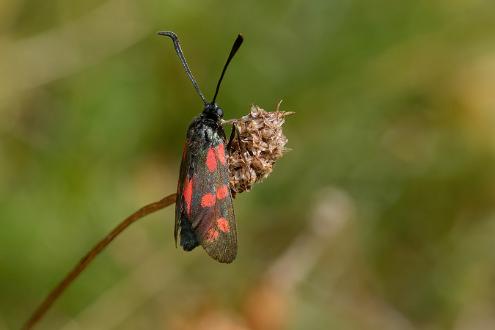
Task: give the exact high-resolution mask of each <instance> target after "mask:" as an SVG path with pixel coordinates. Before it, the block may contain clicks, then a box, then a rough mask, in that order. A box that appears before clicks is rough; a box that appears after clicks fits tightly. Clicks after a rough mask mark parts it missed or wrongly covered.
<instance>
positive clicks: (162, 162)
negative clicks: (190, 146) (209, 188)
mask: <svg viewBox="0 0 495 330" xmlns="http://www.w3.org/2000/svg"><path fill="white" fill-rule="evenodd" d="M159 30H173V31H175V32H176V33H177V34H178V35H179V36H180V38H181V41H182V43H183V48H184V52H185V54H186V57H187V59H188V61H189V64H190V66H191V69H192V70H193V72H194V74H195V76H196V78H197V79H198V82H199V84H200V86H201V88H202V89H203V91H204V92H205V94H206V95H207V97H208V98H210V97H211V95H212V93H213V90H214V87H215V84H216V81H217V78H218V76H219V74H220V70H221V67H222V65H223V63H224V61H225V59H226V57H227V54H228V52H229V50H230V47H231V44H232V42H233V40H234V39H235V36H236V35H237V33H239V32H242V33H243V35H244V37H245V43H244V45H243V46H242V48H241V50H240V52H239V53H238V55H237V57H236V58H235V59H234V61H233V62H232V65H231V66H230V69H229V71H228V73H227V75H226V79H225V80H224V84H223V88H222V90H221V92H220V95H219V98H218V103H219V105H221V106H222V107H223V108H224V110H225V114H226V118H238V117H240V116H242V115H244V114H246V113H247V112H248V111H249V106H250V104H252V103H254V104H258V105H260V106H261V107H263V108H265V109H267V110H274V109H275V106H276V104H277V102H278V101H279V100H280V99H283V101H284V102H283V104H282V110H286V111H296V112H297V114H296V115H294V116H292V117H289V118H288V119H287V124H286V125H285V134H286V135H287V137H288V138H289V144H288V147H290V148H291V149H292V151H291V152H289V153H288V154H287V155H286V156H285V157H284V158H282V159H281V160H280V161H279V163H277V164H276V166H275V170H274V172H273V174H272V175H271V176H270V177H269V178H268V179H267V180H266V181H265V182H264V183H263V184H259V185H256V186H255V187H254V189H253V191H252V192H249V193H244V194H241V195H239V196H238V197H237V198H236V200H235V207H236V216H237V221H238V234H239V253H238V256H237V259H236V260H235V262H234V263H233V264H231V265H222V264H218V263H216V262H214V261H213V260H211V259H210V258H209V257H208V256H207V255H206V254H205V252H204V251H203V250H202V249H196V250H194V251H193V252H191V253H185V252H183V251H182V250H180V249H176V248H175V246H174V242H173V234H172V232H173V207H170V208H168V209H166V210H164V211H160V212H159V213H157V214H154V215H152V216H150V217H149V218H146V219H143V220H142V221H141V222H138V223H137V224H135V225H134V226H132V227H131V228H130V229H129V230H128V231H126V232H125V233H124V234H123V235H122V236H121V237H119V238H118V239H117V240H116V241H115V242H114V243H113V244H112V245H111V246H110V247H109V249H108V250H106V251H105V252H104V253H103V254H102V255H101V256H99V257H98V258H97V260H96V261H95V262H94V263H93V264H92V265H91V266H90V267H89V268H88V269H87V271H86V272H85V273H83V275H82V276H81V277H80V278H79V279H78V280H77V281H76V282H75V283H74V285H73V286H72V287H70V289H69V290H68V291H67V292H65V294H64V295H63V296H62V298H61V299H60V300H59V301H58V302H57V303H56V304H55V305H54V307H53V309H52V310H50V312H49V313H48V314H47V317H46V318H45V319H44V320H43V321H42V322H41V323H40V327H39V328H40V329H66V330H67V329H458V330H460V329H495V291H494V287H495V254H494V253H493V251H494V248H495V244H494V242H495V207H494V203H493V201H494V198H495V175H494V171H493V167H494V165H495V157H494V151H495V133H494V127H495V90H494V87H495V3H494V2H493V1H488V0H485V1H483V0H475V1H468V0H453V1H452V0H451V1H446V0H441V1H383V0H378V1H373V2H371V1H363V0H354V1H351V0H331V1H325V0H319V1H301V0H290V1H264V2H263V1H242V2H233V1H232V2H226V1H212V0H209V1H179V0H175V1H147V0H144V1H137V0H107V1H101V0H91V1H82V0H76V1H61V0H51V1H33V0H2V1H1V2H0V224H1V229H0V329H17V328H19V327H20V325H21V324H22V322H23V321H24V320H25V319H26V318H27V317H28V315H29V314H30V313H31V312H32V311H33V309H34V308H35V306H36V305H37V304H38V303H39V302H40V301H41V300H42V298H44V296H45V295H46V294H47V293H48V291H49V290H50V289H51V288H52V287H53V286H54V285H55V284H56V283H57V281H59V280H60V279H61V278H62V276H63V275H65V273H66V272H67V271H68V270H69V269H70V268H71V267H72V266H73V265H74V264H75V263H76V262H77V261H78V260H79V258H80V257H81V256H82V255H83V254H84V253H86V251H87V250H88V249H89V248H90V247H91V246H92V245H93V244H95V242H97V241H98V240H99V239H100V238H102V237H103V236H104V235H105V234H106V233H107V232H108V231H109V230H110V229H111V228H113V226H115V225H116V224H117V223H118V222H119V221H120V220H121V219H123V218H124V217H125V216H127V215H128V214H129V213H131V212H132V211H134V210H135V209H137V208H138V207H140V206H142V205H143V204H146V203H148V202H151V201H154V200H158V199H159V198H161V197H163V196H165V195H167V194H169V193H172V192H174V191H175V189H176V180H177V176H178V167H179V162H180V155H181V151H182V144H183V141H184V137H185V132H186V128H187V125H188V123H189V122H190V121H191V119H192V118H193V117H194V116H195V115H197V114H198V113H199V111H200V110H201V108H202V104H201V102H200V100H199V98H198V97H197V96H196V94H195V92H194V90H193V88H192V86H191V84H190V82H189V81H188V80H187V78H186V76H185V74H184V72H183V69H182V67H181V65H180V63H179V61H178V59H177V57H176V55H175V53H174V51H173V48H172V44H171V42H170V40H168V39H165V38H163V37H158V36H156V34H155V32H156V31H159Z"/></svg>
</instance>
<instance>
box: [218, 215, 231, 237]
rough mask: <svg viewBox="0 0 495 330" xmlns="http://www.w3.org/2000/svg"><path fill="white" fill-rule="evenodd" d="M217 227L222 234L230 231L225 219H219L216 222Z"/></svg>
mask: <svg viewBox="0 0 495 330" xmlns="http://www.w3.org/2000/svg"><path fill="white" fill-rule="evenodd" d="M217 227H218V229H220V230H221V231H223V232H224V233H228V232H229V231H230V226H229V222H228V221H227V220H226V219H225V218H220V219H218V220H217Z"/></svg>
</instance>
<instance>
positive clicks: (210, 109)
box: [203, 103, 223, 120]
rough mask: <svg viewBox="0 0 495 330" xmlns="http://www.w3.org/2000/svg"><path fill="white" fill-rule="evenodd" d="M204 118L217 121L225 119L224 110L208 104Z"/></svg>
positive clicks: (213, 104)
mask: <svg viewBox="0 0 495 330" xmlns="http://www.w3.org/2000/svg"><path fill="white" fill-rule="evenodd" d="M203 116H205V117H207V118H211V119H215V120H219V119H221V118H223V110H222V108H220V107H219V106H218V105H216V104H215V103H208V104H206V105H205V109H204V110H203Z"/></svg>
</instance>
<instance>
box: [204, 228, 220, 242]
mask: <svg viewBox="0 0 495 330" xmlns="http://www.w3.org/2000/svg"><path fill="white" fill-rule="evenodd" d="M219 235H220V233H219V232H218V230H216V229H215V228H210V229H208V231H207V232H206V240H207V241H209V242H214V241H216V240H217V238H218V236H219Z"/></svg>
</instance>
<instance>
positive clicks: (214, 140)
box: [159, 32, 243, 263]
mask: <svg viewBox="0 0 495 330" xmlns="http://www.w3.org/2000/svg"><path fill="white" fill-rule="evenodd" d="M159 34H161V35H165V36H168V37H170V38H171V39H172V41H173V42H174V47H175V50H176V52H177V54H178V56H179V58H180V59H181V61H182V65H183V66H184V69H185V70H186V73H187V75H188V76H189V78H190V80H191V82H192V83H193V86H194V88H195V89H196V91H197V93H198V94H199V96H200V97H201V99H202V100H203V103H204V108H203V111H202V113H201V114H200V115H199V116H197V117H196V118H194V119H193V121H192V122H191V124H190V125H189V128H188V130H187V135H186V142H185V144H184V150H183V153H182V162H181V166H180V175H179V181H178V185H177V201H176V205H175V228H174V237H175V240H176V242H177V236H180V238H179V242H180V245H181V246H182V248H183V249H184V250H186V251H191V250H193V249H194V248H195V247H197V246H198V245H201V246H202V247H203V248H204V249H205V250H206V252H207V253H208V255H210V256H211V257H212V258H213V259H215V260H217V261H219V262H222V263H230V262H232V261H233V260H234V259H235V257H236V255H237V231H236V223H235V216H234V207H233V203H232V194H231V191H230V188H229V171H228V165H227V161H226V154H225V153H226V152H227V150H226V146H227V145H226V137H225V132H224V129H223V127H222V123H221V121H222V118H223V110H222V109H221V108H220V107H218V105H217V104H216V103H215V99H216V96H217V94H218V90H219V87H220V83H221V81H222V79H223V76H224V74H225V70H226V68H227V66H228V64H229V62H230V60H231V59H232V57H233V56H234V54H235V53H236V51H237V50H238V49H239V47H240V45H241V44H242V41H243V39H242V36H240V35H239V36H238V37H237V39H236V40H235V42H234V45H233V47H232V50H231V52H230V55H229V57H228V59H227V62H226V64H225V66H224V68H223V71H222V74H221V76H220V79H219V81H218V84H217V88H216V91H215V96H214V97H213V100H212V101H211V102H207V101H206V99H205V97H204V96H203V94H202V92H201V90H200V89H199V87H198V85H197V83H196V81H195V79H194V77H193V76H192V73H191V71H190V69H189V67H188V65H187V62H186V60H185V58H184V55H183V53H182V49H181V47H180V43H179V40H178V38H177V36H176V35H175V34H174V33H173V32H159Z"/></svg>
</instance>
